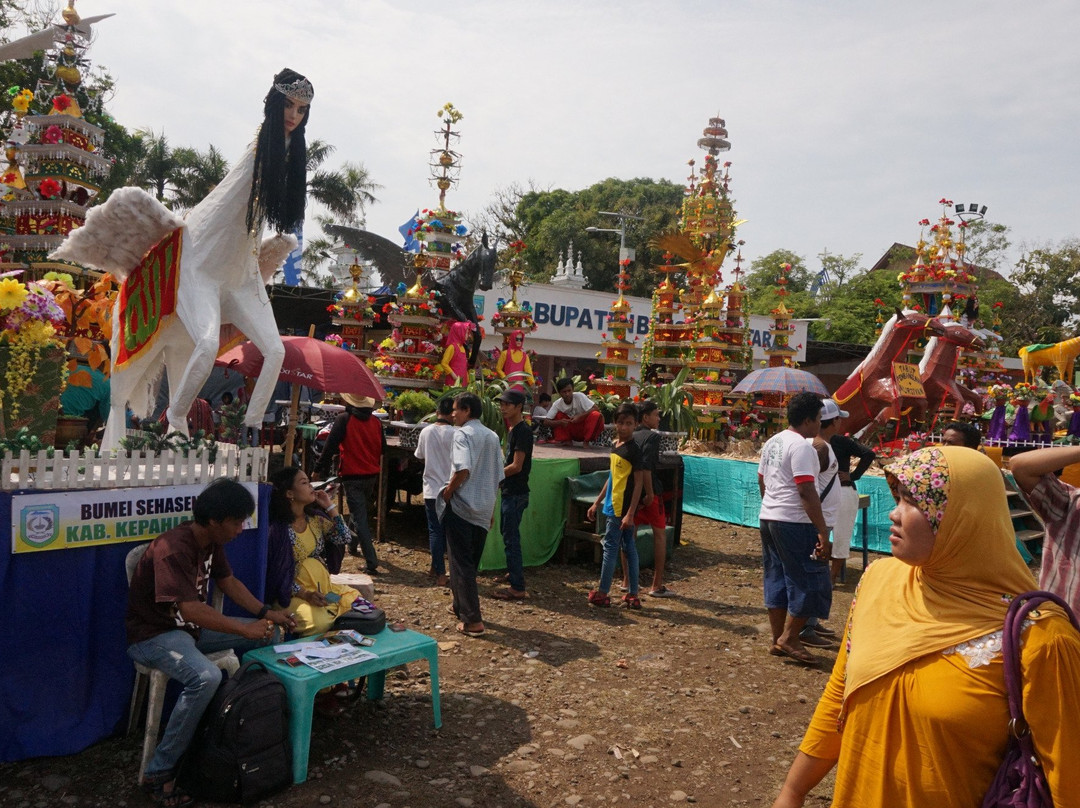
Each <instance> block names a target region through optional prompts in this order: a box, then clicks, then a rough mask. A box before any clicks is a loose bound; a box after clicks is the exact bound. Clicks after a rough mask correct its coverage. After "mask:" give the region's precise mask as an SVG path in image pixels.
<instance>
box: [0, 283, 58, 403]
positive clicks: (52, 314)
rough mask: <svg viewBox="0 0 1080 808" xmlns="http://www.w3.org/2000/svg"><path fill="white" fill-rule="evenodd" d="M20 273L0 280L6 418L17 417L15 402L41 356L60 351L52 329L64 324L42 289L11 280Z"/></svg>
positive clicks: (49, 295) (1, 394)
mask: <svg viewBox="0 0 1080 808" xmlns="http://www.w3.org/2000/svg"><path fill="white" fill-rule="evenodd" d="M21 272H22V270H17V271H16V272H14V273H7V274H6V275H5V276H3V277H0V345H6V346H8V347H9V351H10V358H9V360H8V366H7V371H6V373H5V374H4V376H5V381H6V383H7V384H6V385H5V387H4V388H3V389H2V390H0V402H2V403H3V407H4V409H5V410H6V411H7V413H8V417H9V418H17V417H18V413H19V398H20V397H21V396H22V394H23V393H24V392H25V391H26V388H27V387H28V386H29V384H30V381H31V379H32V378H33V376H34V369H35V368H36V367H37V364H38V362H39V361H40V359H41V356H42V353H43V352H44V351H46V350H49V349H53V348H61V347H63V342H62V341H61V340H60V339H58V338H57V336H56V327H55V326H56V325H58V324H62V323H63V322H64V312H63V310H62V309H61V308H60V306H59V305H57V302H56V298H55V297H54V296H53V294H52V293H51V292H50V291H49V290H48V289H46V288H45V287H43V286H41V285H39V284H37V283H33V282H31V283H28V284H23V283H22V282H20V281H18V280H16V279H15V278H14V277H13V276H14V275H17V274H21Z"/></svg>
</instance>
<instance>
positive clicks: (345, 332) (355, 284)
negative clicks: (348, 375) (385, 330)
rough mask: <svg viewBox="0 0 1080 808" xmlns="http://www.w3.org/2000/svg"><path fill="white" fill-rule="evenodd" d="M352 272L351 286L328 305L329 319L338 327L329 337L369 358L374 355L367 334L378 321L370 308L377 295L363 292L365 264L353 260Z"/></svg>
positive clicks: (355, 352) (329, 339)
mask: <svg viewBox="0 0 1080 808" xmlns="http://www.w3.org/2000/svg"><path fill="white" fill-rule="evenodd" d="M349 274H350V275H351V276H352V286H350V287H349V288H348V289H346V290H345V291H344V292H339V293H338V294H337V295H336V296H335V299H334V302H333V303H331V304H330V305H329V306H327V311H329V312H330V322H331V323H333V325H334V326H336V327H337V328H338V329H339V333H337V334H332V335H330V336H328V337H327V338H326V340H327V342H333V343H336V344H337V345H340V346H341V347H342V348H346V349H348V350H349V351H351V352H352V353H354V354H356V356H359V357H360V358H361V359H365V360H366V359H367V358H368V357H369V356H371V351H370V350H368V347H367V345H366V343H365V340H364V335H365V332H366V331H367V329H369V328H371V326H372V324H374V322H375V312H374V310H373V309H372V308H371V304H372V303H373V302H374V298H370V297H368V296H367V295H365V294H364V293H363V292H361V291H360V279H361V278H362V277H363V276H364V267H363V266H361V265H360V264H359V263H357V262H356V260H353V262H352V264H351V265H350V266H349Z"/></svg>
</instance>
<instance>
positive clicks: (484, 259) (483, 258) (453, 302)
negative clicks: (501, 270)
mask: <svg viewBox="0 0 1080 808" xmlns="http://www.w3.org/2000/svg"><path fill="white" fill-rule="evenodd" d="M495 257H496V252H495V248H494V247H489V246H488V235H487V233H486V232H485V233H484V234H483V236H482V237H481V239H480V246H479V247H477V248H476V249H475V250H473V251H472V252H471V253H469V255H468V256H467V257H466V258H465V260H464V261H462V262H461V263H459V264H458V265H457V266H455V267H454V268H453V269H451V270H450V271H449V272H447V273H445V274H442V276H441V277H439V278H438V279H437V280H435V282H434V283H433V284H432V288H433V289H435V291H436V292H437V293H438V295H439V307H440V308H441V309H442V313H443V315H444V316H446V317H449V318H450V319H451V320H460V321H462V322H469V323H472V324H473V326H474V328H475V330H474V331H473V341H472V348H471V349H470V350H469V367H474V366H475V365H476V357H477V356H479V355H480V318H479V317H477V315H476V305H475V304H474V303H473V295H474V293H475V292H476V290H477V289H481V290H482V291H485V292H486V291H487V290H488V289H490V288H491V286H492V284H493V283H494V282H495Z"/></svg>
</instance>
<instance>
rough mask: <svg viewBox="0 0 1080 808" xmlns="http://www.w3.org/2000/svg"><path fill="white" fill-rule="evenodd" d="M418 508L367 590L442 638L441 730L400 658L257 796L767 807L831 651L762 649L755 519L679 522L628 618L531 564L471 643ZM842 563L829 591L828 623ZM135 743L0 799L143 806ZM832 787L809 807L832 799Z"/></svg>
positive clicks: (553, 569)
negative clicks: (307, 758) (270, 789)
mask: <svg viewBox="0 0 1080 808" xmlns="http://www.w3.org/2000/svg"><path fill="white" fill-rule="evenodd" d="M421 519H422V515H421V514H420V513H419V511H418V509H410V513H409V514H408V515H407V516H403V515H401V514H394V515H393V516H392V520H393V521H392V524H391V530H390V531H388V532H389V533H390V535H396V536H400V537H402V538H401V539H400V540H398V541H395V542H391V543H384V544H382V545H380V546H379V552H380V556H381V557H382V561H383V562H385V567H386V568H387V569H388V570H389V574H387V575H385V576H382V577H380V578H378V579H377V583H376V591H377V598H376V599H377V601H378V602H379V604H380V605H381V606H382V607H383V608H384V609H385V610H386V612H387V615H388V616H389V617H390V619H393V620H400V621H402V622H404V623H406V625H408V626H409V627H410V628H413V629H415V630H417V631H420V632H423V633H425V634H429V635H431V636H433V637H435V638H436V639H437V640H438V641H439V642H440V656H439V665H440V670H439V673H440V678H441V684H442V687H441V692H442V705H443V708H442V713H443V727H442V729H441V730H439V731H436V730H434V729H433V728H432V726H431V705H430V696H429V687H428V676H427V671H426V669H425V667H424V666H423V665H421V664H419V663H414V664H411V665H409V666H408V669H407V670H404V669H398V670H396V671H394V672H392V673H390V674H389V675H388V676H387V682H386V698H385V699H384V700H383V701H382V702H380V703H371V702H367V701H366V700H360V701H357V702H355V703H352V704H351V705H350V706H349V708H348V709H347V710H346V712H345V713H344V714H343V715H342V716H340V717H338V718H334V719H323V718H320V717H316V720H315V728H314V733H313V739H312V749H311V769H310V772H309V780H308V782H306V783H304V784H302V785H300V786H295V787H293V788H291V789H290V790H288V791H287V792H285V793H283V794H279V795H277V797H275V798H274V799H272V800H270V801H268V802H264V803H261V804H262V805H272V806H276V807H277V808H300V807H301V806H312V805H319V804H333V805H350V806H352V805H356V806H379V807H380V808H408V807H409V806H411V807H412V808H427V807H428V806H466V807H467V806H476V808H497V807H498V806H501V807H502V808H511V806H515V807H517V806H520V807H521V808H526V807H529V808H532V807H534V806H535V807H536V808H548V807H549V806H566V805H570V806H573V805H578V806H583V808H585V807H587V806H599V805H626V806H658V805H669V804H677V803H679V802H683V801H685V802H694V803H697V804H699V805H705V806H727V805H766V806H767V805H770V804H771V802H772V799H773V797H774V795H775V794H776V790H777V788H778V787H779V784H780V782H781V780H782V779H783V776H784V773H785V772H786V770H787V767H788V765H789V763H790V761H791V759H792V757H793V755H794V752H795V749H796V747H797V745H798V742H799V740H800V739H801V737H802V733H803V730H804V729H805V727H806V724H807V722H808V720H809V718H810V714H811V713H812V711H813V708H814V704H815V702H816V701H817V697H818V695H819V694H820V692H821V690H822V688H823V687H824V684H825V680H826V677H827V675H828V671H829V669H830V668H831V666H832V662H833V660H834V659H835V652H834V651H831V650H829V649H824V650H823V652H819V653H818V656H819V657H820V658H821V660H822V663H821V665H820V667H819V668H817V669H807V668H804V667H801V666H800V665H798V664H796V663H794V662H791V661H786V660H782V659H779V658H777V657H773V656H770V655H769V653H768V646H769V643H768V628H767V622H766V616H765V611H764V609H763V607H762V604H761V570H760V546H759V541H758V537H757V532H756V530H752V529H748V528H736V527H734V526H732V525H727V524H724V523H718V522H711V521H709V520H705V519H699V518H696V517H687V519H686V522H685V526H684V532H683V541H684V542H685V544H684V546H681V547H679V548H677V549H676V552H675V555H674V559H673V561H672V564H671V567H670V574H669V582H670V585H671V588H672V589H673V590H674V591H676V592H677V593H678V595H679V597H677V598H670V599H663V600H661V599H648V598H645V599H643V600H644V605H645V608H644V609H643V610H642V611H640V612H631V611H628V610H626V609H622V608H617V607H613V608H610V609H597V608H594V607H590V606H588V605H587V603H586V593H587V592H588V590H589V589H590V588H591V587H592V586H593V585H594V584H595V580H596V578H597V576H598V574H599V570H598V568H596V567H594V566H593V565H592V564H591V563H581V564H572V565H569V566H562V565H559V564H556V563H550V564H548V565H546V566H544V567H542V568H539V569H530V570H526V577H527V581H528V587H529V590H530V593H531V597H530V599H529V600H527V601H525V602H521V603H502V602H499V601H495V600H491V599H488V598H485V599H484V602H483V607H484V620H485V623H486V624H487V626H488V633H487V634H486V635H485V636H484V637H482V638H466V637H462V636H460V635H459V634H457V633H456V632H455V631H454V625H455V623H454V618H453V617H452V616H451V615H449V614H447V612H446V608H447V605H448V604H449V602H450V597H449V593H448V591H447V590H443V589H437V588H434V587H431V586H430V585H429V582H428V579H427V578H426V576H425V574H424V573H425V571H426V570H427V567H428V557H427V550H426V541H425V539H426V536H425V534H424V532H423V525H422V523H421V522H420V521H419V520H421ZM421 537H424V539H422V538H421ZM853 562H854V565H853V566H855V567H858V566H859V560H858V559H853ZM356 566H357V565H356V560H355V559H347V560H346V571H353V570H354V569H355V568H356ZM857 574H858V571H857V569H855V570H852V574H849V576H848V577H849V583H848V585H847V586H846V587H844V588H842V589H838V590H837V591H836V596H835V598H834V601H833V604H834V605H833V617H832V619H831V620H830V624H831V625H832V626H833V627H835V628H837V629H839V628H840V624H841V622H842V619H843V617H844V616H845V615H846V614H847V608H848V606H849V604H850V601H851V591H852V589H853V583H854V579H855V577H856V576H857ZM643 578H647V576H645V575H643ZM488 588H494V585H491V586H490V587H488ZM139 741H140V739H137V738H134V737H133V738H117V739H112V740H109V741H105V742H103V743H100V744H97V745H96V746H94V747H92V748H91V749H88V750H86V751H85V752H83V753H82V754H80V755H76V756H72V757H68V758H49V759H38V760H33V761H25V762H21V763H15V764H4V765H0V806H4V807H5V808H6V807H7V806H12V807H13V808H46V806H48V807H49V808H52V806H58V805H86V806H90V805H98V806H121V808H122V807H123V806H126V805H142V804H145V802H146V801H145V798H144V797H143V796H142V795H141V794H140V793H139V792H138V791H137V789H136V788H135V787H134V782H135V775H136V771H137V768H138V754H139ZM829 791H830V789H829V787H828V782H826V783H823V784H822V786H820V787H819V788H818V789H817V790H816V791H815V792H814V795H813V796H812V797H811V798H810V799H809V800H808V802H807V804H808V805H827V804H828V802H829V799H828V795H829Z"/></svg>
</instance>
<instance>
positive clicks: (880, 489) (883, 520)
mask: <svg viewBox="0 0 1080 808" xmlns="http://www.w3.org/2000/svg"><path fill="white" fill-rule="evenodd" d="M683 463H684V464H685V469H686V472H685V484H684V490H683V512H685V513H692V514H696V515H697V516H704V517H706V518H708V519H716V520H718V521H720V522H730V523H732V524H735V525H746V526H751V527H757V524H758V512H759V511H760V510H761V496H760V495H759V494H758V483H757V463H750V462H746V461H743V460H727V459H724V458H719V457H695V456H693V455H683ZM857 487H858V489H859V493H860V494H869V495H870V508H869V510H868V511H867V512H866V516H867V527H868V533H869V536H870V541H869V544H868V545H867V546H868V547H869V549H870V550H873V551H874V552H878V553H888V552H889V547H890V545H889V512H890V511H891V510H892V509H893V508H894V507H895V503H894V502H893V498H892V494H890V493H889V486H888V484H887V483H886V482H885V478H884V477H863V478H862V479H861V480H859V482H858V486H857ZM862 537H863V528H862V512H860V514H859V517H858V518H857V519H856V520H855V535H854V536H853V537H852V540H851V547H852V549H853V550H854V549H856V548H860V549H861V548H862V544H863V538H862Z"/></svg>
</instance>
